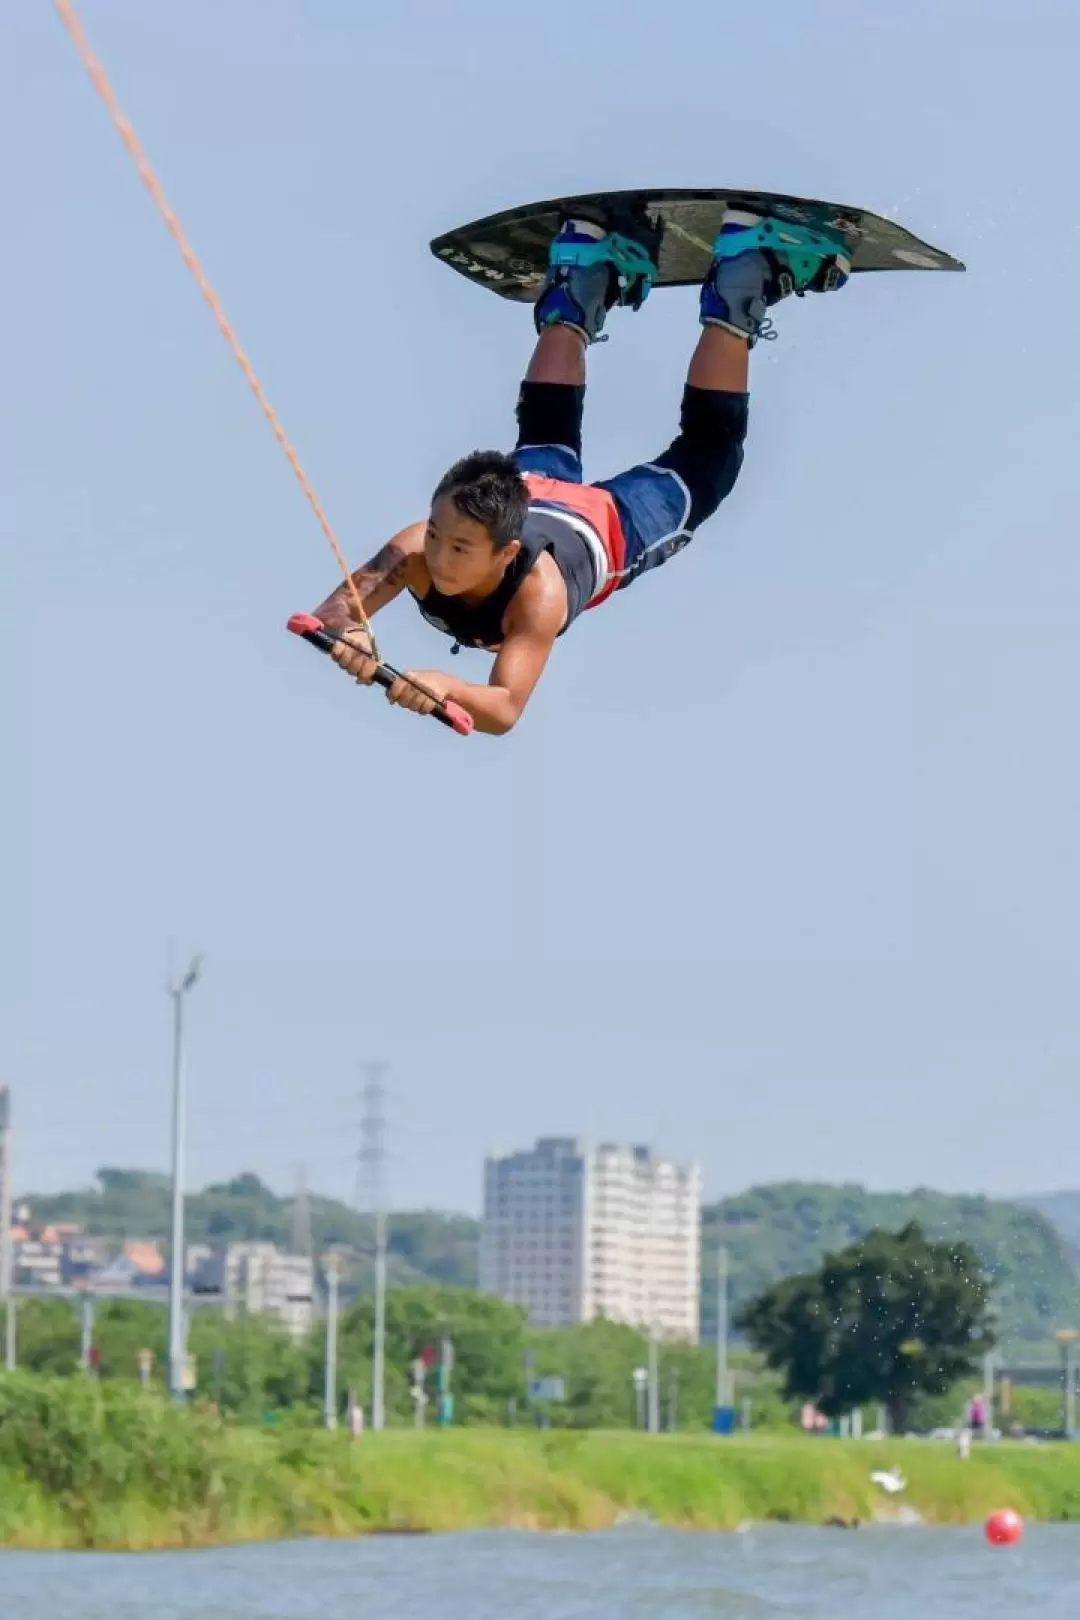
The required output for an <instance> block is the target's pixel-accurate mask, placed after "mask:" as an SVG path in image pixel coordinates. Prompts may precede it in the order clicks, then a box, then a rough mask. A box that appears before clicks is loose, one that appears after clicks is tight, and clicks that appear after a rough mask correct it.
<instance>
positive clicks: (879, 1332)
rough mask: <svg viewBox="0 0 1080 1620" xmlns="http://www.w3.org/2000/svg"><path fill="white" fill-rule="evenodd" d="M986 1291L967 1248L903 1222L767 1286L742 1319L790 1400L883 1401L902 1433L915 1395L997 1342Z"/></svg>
mask: <svg viewBox="0 0 1080 1620" xmlns="http://www.w3.org/2000/svg"><path fill="white" fill-rule="evenodd" d="M989 1290H990V1285H989V1280H988V1278H987V1276H986V1274H985V1273H984V1271H983V1269H982V1266H981V1265H980V1262H979V1258H978V1256H977V1254H976V1253H975V1251H974V1249H973V1248H971V1247H970V1245H968V1244H966V1243H934V1242H931V1241H930V1240H929V1239H928V1238H927V1237H926V1236H925V1234H924V1233H923V1230H922V1228H921V1227H920V1226H919V1224H918V1222H916V1221H911V1222H909V1223H908V1224H907V1225H906V1226H904V1227H903V1228H902V1230H901V1231H899V1232H897V1233H890V1232H884V1231H880V1230H876V1231H873V1232H871V1233H870V1234H869V1235H868V1236H867V1237H866V1238H864V1239H863V1240H862V1241H861V1242H858V1243H853V1244H851V1245H850V1246H849V1247H848V1248H846V1249H842V1250H840V1251H839V1252H838V1253H834V1254H827V1255H826V1257H825V1261H824V1264H823V1265H822V1267H821V1269H820V1271H818V1272H808V1273H804V1274H803V1275H801V1276H797V1277H788V1278H785V1279H784V1281H782V1282H780V1283H777V1284H775V1285H774V1286H773V1287H772V1288H769V1289H767V1290H766V1291H765V1292H764V1293H762V1294H761V1295H759V1297H758V1298H757V1299H755V1300H753V1301H752V1302H751V1303H750V1304H749V1305H748V1306H747V1307H746V1308H745V1309H744V1310H743V1311H742V1312H741V1313H740V1316H739V1326H740V1327H741V1328H742V1329H743V1330H744V1331H745V1332H746V1333H747V1335H748V1336H749V1338H750V1340H751V1342H752V1343H753V1344H754V1345H755V1347H756V1348H757V1349H759V1350H760V1351H762V1352H763V1353H764V1355H765V1359H766V1361H767V1362H768V1364H769V1366H770V1367H772V1368H774V1369H775V1370H777V1371H778V1372H781V1373H782V1374H783V1377H784V1389H785V1393H786V1395H787V1396H788V1397H789V1398H791V1399H794V1398H801V1399H803V1400H812V1401H814V1402H815V1403H816V1404H817V1406H818V1408H819V1410H820V1411H822V1412H823V1413H825V1415H826V1416H827V1417H839V1416H841V1415H842V1414H844V1413H846V1412H849V1411H851V1410H852V1409H853V1408H854V1407H857V1406H862V1405H864V1404H866V1403H867V1402H871V1401H874V1402H883V1403H884V1404H885V1405H886V1407H887V1408H888V1412H889V1418H890V1422H891V1424H892V1427H893V1428H894V1430H903V1429H904V1428H906V1427H907V1424H908V1420H909V1417H910V1414H911V1408H912V1403H913V1401H914V1400H915V1399H916V1398H917V1397H918V1396H919V1395H922V1394H933V1395H940V1394H944V1393H945V1391H946V1390H948V1389H949V1387H950V1386H951V1385H952V1384H954V1383H956V1381H957V1380H958V1379H960V1378H964V1377H969V1376H970V1375H971V1374H972V1373H973V1372H974V1371H975V1370H976V1367H977V1365H978V1361H979V1358H980V1356H982V1355H983V1354H984V1353H985V1352H986V1351H987V1350H988V1349H990V1347H991V1346H992V1344H993V1343H994V1337H993V1333H992V1330H991V1321H990V1316H991V1313H990V1306H989Z"/></svg>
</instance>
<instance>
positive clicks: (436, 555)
mask: <svg viewBox="0 0 1080 1620" xmlns="http://www.w3.org/2000/svg"><path fill="white" fill-rule="evenodd" d="M517 549H518V545H517V541H516V540H515V541H512V542H511V543H510V545H508V546H501V547H500V548H499V549H498V550H496V549H495V545H494V542H493V541H492V538H491V536H490V534H489V533H488V531H487V530H486V529H485V527H484V525H483V524H482V523H477V522H476V520H475V518H470V517H466V516H465V514H464V513H463V512H459V511H458V509H457V507H456V506H455V505H454V502H453V500H452V498H451V497H450V496H449V495H440V496H439V498H438V500H437V501H436V502H435V504H434V505H433V506H432V508H431V516H430V517H429V518H428V526H427V533H426V534H425V536H424V561H425V562H426V563H427V566H428V573H429V574H430V575H431V583H432V584H433V585H434V587H435V589H436V590H437V591H438V592H439V593H440V594H441V595H442V596H463V595H465V594H466V593H468V592H469V591H482V590H485V589H490V590H494V589H495V586H496V585H497V584H498V583H499V580H500V579H501V578H502V576H503V574H504V573H505V572H506V569H507V567H508V566H509V564H510V562H511V561H512V559H513V557H514V555H515V553H516V552H517Z"/></svg>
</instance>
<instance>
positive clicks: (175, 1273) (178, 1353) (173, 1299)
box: [169, 956, 202, 1403]
mask: <svg viewBox="0 0 1080 1620" xmlns="http://www.w3.org/2000/svg"><path fill="white" fill-rule="evenodd" d="M201 971H202V958H201V957H198V956H196V957H195V959H194V960H193V962H192V964H191V966H190V967H189V968H188V970H187V972H186V973H185V974H184V977H183V978H182V979H180V980H178V981H177V982H175V983H173V984H170V985H169V994H170V996H171V997H172V1001H173V1085H172V1232H171V1237H170V1258H169V1393H170V1394H171V1396H172V1398H173V1400H174V1401H176V1402H178V1403H179V1402H182V1401H183V1399H184V1359H185V1357H184V1350H185V1344H184V1340H185V1337H186V1335H185V1333H184V1249H185V1243H184V1150H185V1142H184V1126H185V1112H186V1110H185V1098H184V997H185V996H186V995H188V994H189V993H190V992H191V991H192V990H194V988H195V986H196V985H197V984H198V982H199V974H200V972H201Z"/></svg>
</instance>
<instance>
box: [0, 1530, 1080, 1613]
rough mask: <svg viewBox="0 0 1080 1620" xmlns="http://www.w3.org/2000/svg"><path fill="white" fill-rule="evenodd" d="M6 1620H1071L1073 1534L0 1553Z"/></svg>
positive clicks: (897, 1533) (464, 1540) (522, 1538)
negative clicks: (997, 1538)
mask: <svg viewBox="0 0 1080 1620" xmlns="http://www.w3.org/2000/svg"><path fill="white" fill-rule="evenodd" d="M0 1604H2V1610H3V1615H4V1617H5V1620H9V1617H10V1620H195V1617H196V1616H197V1617H198V1620H683V1617H685V1620H703V1617H705V1616H709V1617H711V1620H768V1617H772V1616H776V1617H778V1620H779V1617H789V1620H790V1617H794V1616H805V1617H807V1620H811V1617H812V1620H967V1617H969V1616H970V1617H972V1620H975V1617H978V1620H1080V1527H1076V1526H1071V1525H1064V1526H1033V1527H1032V1528H1030V1529H1029V1531H1028V1533H1027V1536H1026V1538H1025V1540H1024V1542H1023V1544H1022V1545H1021V1546H1020V1547H1018V1548H1008V1549H1002V1548H992V1547H989V1546H987V1544H986V1543H985V1542H984V1540H983V1538H982V1534H981V1532H980V1531H979V1530H975V1529H971V1530H929V1529H912V1528H897V1527H890V1528H884V1527H880V1528H872V1529H870V1528H868V1529H861V1530H856V1531H844V1530H820V1529H810V1528H796V1527H787V1526H784V1527H780V1526H778V1527H767V1528H762V1529H761V1530H756V1529H752V1530H749V1531H747V1532H745V1533H743V1534H740V1535H709V1534H702V1533H699V1532H680V1531H669V1530H659V1529H651V1528H638V1527H634V1528H629V1527H627V1528H624V1529H619V1530H614V1531H610V1532H607V1533H605V1534H600V1535H550V1534H548V1535H529V1534H521V1533H516V1532H510V1531H491V1532H483V1533H476V1534H464V1535H448V1536H423V1537H418V1536H386V1537H372V1538H368V1539H365V1540H358V1541H332V1542H331V1541H306V1542H287V1543H275V1544H271V1545H268V1546H255V1547H236V1548H228V1549H223V1550H221V1549H219V1550H214V1551H209V1552H186V1553H137V1554H120V1553H29V1552H0Z"/></svg>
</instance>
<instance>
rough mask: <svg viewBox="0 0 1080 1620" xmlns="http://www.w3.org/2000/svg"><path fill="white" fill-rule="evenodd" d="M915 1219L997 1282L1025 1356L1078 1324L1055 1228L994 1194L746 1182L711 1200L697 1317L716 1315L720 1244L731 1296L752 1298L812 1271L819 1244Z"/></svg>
mask: <svg viewBox="0 0 1080 1620" xmlns="http://www.w3.org/2000/svg"><path fill="white" fill-rule="evenodd" d="M909 1220H918V1221H919V1222H921V1224H922V1225H923V1227H924V1228H925V1230H926V1232H927V1233H928V1235H929V1236H931V1237H933V1238H936V1239H938V1240H943V1239H948V1238H956V1239H957V1240H966V1241H967V1242H969V1243H970V1244H972V1246H973V1247H974V1248H975V1250H976V1251H977V1252H978V1254H979V1255H980V1256H981V1258H982V1260H983V1263H984V1265H985V1266H986V1267H987V1270H988V1271H989V1273H990V1275H991V1277H992V1278H993V1280H994V1284H995V1296H996V1303H997V1308H998V1311H999V1320H1000V1333H1001V1336H1002V1338H1003V1340H1004V1341H1005V1343H1006V1345H1008V1344H1009V1343H1021V1344H1023V1345H1024V1346H1025V1353H1030V1349H1031V1347H1032V1346H1034V1345H1036V1344H1040V1345H1046V1343H1047V1339H1048V1335H1049V1334H1050V1333H1052V1332H1053V1330H1054V1329H1055V1328H1058V1327H1067V1326H1070V1325H1071V1324H1072V1323H1074V1322H1075V1323H1077V1325H1080V1277H1078V1275H1077V1271H1076V1268H1075V1266H1074V1264H1073V1259H1072V1255H1071V1252H1070V1249H1069V1246H1068V1245H1067V1243H1066V1242H1065V1240H1064V1238H1063V1237H1062V1235H1061V1233H1060V1232H1059V1231H1058V1230H1057V1228H1056V1227H1055V1226H1054V1225H1053V1224H1052V1223H1051V1221H1049V1220H1048V1219H1047V1218H1046V1217H1045V1216H1044V1215H1042V1214H1040V1213H1039V1212H1038V1211H1037V1210H1035V1209H1023V1208H1020V1207H1019V1206H1018V1205H1016V1204H1009V1203H1003V1202H1000V1201H998V1200H996V1199H992V1198H983V1197H976V1196H955V1195H950V1194H946V1193H937V1192H930V1191H927V1190H925V1189H920V1190H918V1191H916V1192H912V1193H871V1192H867V1191H866V1189H865V1188H863V1187H859V1186H855V1185H848V1186H841V1187H835V1186H829V1185H826V1184H820V1183H816V1182H800V1181H791V1182H780V1183H776V1184H774V1185H771V1186H766V1187H753V1188H751V1189H750V1190H749V1191H748V1192H745V1193H741V1194H739V1195H738V1197H735V1198H725V1199H724V1200H723V1201H722V1202H721V1203H719V1204H715V1205H712V1206H710V1207H708V1208H707V1209H706V1210H705V1215H704V1244H703V1247H704V1257H703V1265H704V1277H703V1290H702V1294H703V1314H704V1315H705V1316H706V1318H707V1321H706V1329H707V1330H709V1329H711V1325H712V1323H713V1322H715V1314H714V1311H715V1307H714V1303H713V1300H714V1297H715V1296H714V1294H713V1288H712V1287H710V1283H711V1281H712V1276H714V1275H715V1265H716V1261H715V1255H716V1249H717V1246H718V1244H719V1243H720V1242H721V1241H722V1242H724V1243H725V1244H726V1245H727V1246H728V1249H729V1252H730V1256H731V1274H732V1287H731V1292H732V1297H733V1300H734V1302H735V1303H736V1304H741V1303H742V1302H743V1301H744V1300H747V1299H751V1298H752V1297H753V1296H754V1295H755V1294H757V1293H759V1292H760V1291H761V1289H763V1288H765V1287H767V1286H768V1285H769V1284H770V1283H773V1282H775V1281H776V1280H777V1279H778V1278H780V1277H784V1276H789V1275H791V1274H792V1273H794V1272H802V1271H811V1270H813V1269H814V1268H815V1267H816V1266H817V1265H818V1264H819V1262H820V1261H821V1258H822V1256H823V1255H824V1254H825V1252H826V1251H827V1250H830V1249H838V1248H842V1247H843V1246H844V1245H845V1244H847V1243H852V1242H855V1241H856V1240H857V1239H858V1238H861V1237H864V1236H865V1235H866V1233H867V1232H869V1231H870V1230H871V1229H872V1228H873V1227H875V1226H878V1227H884V1228H885V1229H886V1230H888V1231H896V1230H898V1229H899V1228H900V1227H901V1226H903V1225H904V1223H905V1222H906V1221H909Z"/></svg>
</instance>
